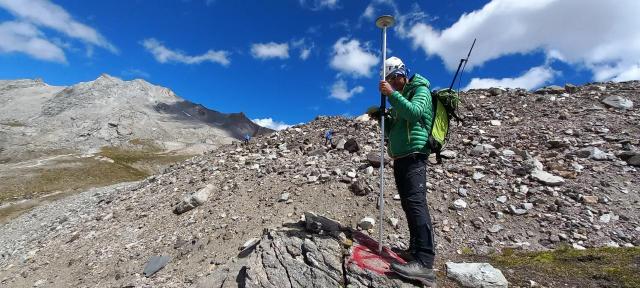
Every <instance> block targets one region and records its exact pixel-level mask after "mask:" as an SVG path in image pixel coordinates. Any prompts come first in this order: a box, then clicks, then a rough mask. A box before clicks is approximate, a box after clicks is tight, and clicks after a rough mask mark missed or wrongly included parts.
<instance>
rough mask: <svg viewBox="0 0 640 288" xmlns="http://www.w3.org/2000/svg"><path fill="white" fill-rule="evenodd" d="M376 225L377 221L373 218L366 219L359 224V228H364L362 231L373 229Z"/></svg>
mask: <svg viewBox="0 0 640 288" xmlns="http://www.w3.org/2000/svg"><path fill="white" fill-rule="evenodd" d="M375 225H376V220H375V219H373V218H371V217H364V218H362V219H361V220H360V222H359V223H358V226H360V228H362V230H369V229H372V228H373V226H375Z"/></svg>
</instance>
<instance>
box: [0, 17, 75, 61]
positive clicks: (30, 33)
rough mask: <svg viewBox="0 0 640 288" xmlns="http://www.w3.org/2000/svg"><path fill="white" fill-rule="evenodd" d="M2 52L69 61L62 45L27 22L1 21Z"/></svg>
mask: <svg viewBox="0 0 640 288" xmlns="http://www.w3.org/2000/svg"><path fill="white" fill-rule="evenodd" d="M0 52H4V53H12V52H20V53H25V54H27V55H29V56H31V57H33V58H36V59H40V60H46V61H53V62H60V63H66V62H67V60H66V57H65V55H64V51H63V50H62V49H61V48H60V47H58V46H57V45H55V44H53V43H51V42H50V41H49V40H47V39H45V38H43V34H42V32H40V30H38V28H36V27H35V26H34V25H32V24H30V23H26V22H14V21H7V22H3V23H0Z"/></svg>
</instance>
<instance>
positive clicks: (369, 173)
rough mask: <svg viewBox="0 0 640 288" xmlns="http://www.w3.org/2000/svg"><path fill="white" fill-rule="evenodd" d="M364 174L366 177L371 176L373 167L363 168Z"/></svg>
mask: <svg viewBox="0 0 640 288" xmlns="http://www.w3.org/2000/svg"><path fill="white" fill-rule="evenodd" d="M364 172H365V173H367V175H371V174H373V167H372V166H369V167H367V168H365V169H364Z"/></svg>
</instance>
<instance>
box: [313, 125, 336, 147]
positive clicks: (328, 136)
mask: <svg viewBox="0 0 640 288" xmlns="http://www.w3.org/2000/svg"><path fill="white" fill-rule="evenodd" d="M316 135H317V134H316ZM327 142H329V144H331V146H333V128H330V129H329V131H327V132H325V133H324V145H327Z"/></svg>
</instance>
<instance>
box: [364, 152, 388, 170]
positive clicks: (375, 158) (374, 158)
mask: <svg viewBox="0 0 640 288" xmlns="http://www.w3.org/2000/svg"><path fill="white" fill-rule="evenodd" d="M367 161H369V164H371V166H373V168H380V152H377V153H376V152H371V153H369V154H367ZM390 162H391V159H390V158H389V157H387V155H385V156H384V165H385V166H386V165H387V164H389V163H390Z"/></svg>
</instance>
